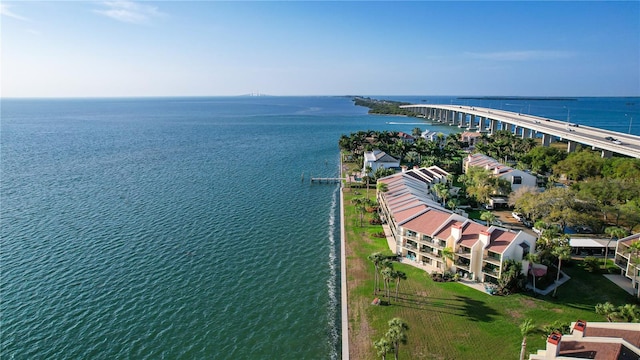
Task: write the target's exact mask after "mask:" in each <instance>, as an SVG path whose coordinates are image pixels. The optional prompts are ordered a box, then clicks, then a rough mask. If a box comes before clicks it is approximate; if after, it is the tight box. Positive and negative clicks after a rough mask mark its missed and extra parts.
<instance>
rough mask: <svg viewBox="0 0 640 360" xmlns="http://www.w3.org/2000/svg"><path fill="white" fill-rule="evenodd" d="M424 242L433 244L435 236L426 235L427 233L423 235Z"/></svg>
mask: <svg viewBox="0 0 640 360" xmlns="http://www.w3.org/2000/svg"><path fill="white" fill-rule="evenodd" d="M422 242H426V243H429V244H433V243H434V241H433V238H432V237H430V236H426V235H422Z"/></svg>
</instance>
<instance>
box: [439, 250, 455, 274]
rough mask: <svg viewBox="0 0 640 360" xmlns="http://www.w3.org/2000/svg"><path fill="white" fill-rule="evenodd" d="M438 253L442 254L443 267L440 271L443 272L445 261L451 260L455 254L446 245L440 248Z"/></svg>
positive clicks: (445, 268) (445, 266)
mask: <svg viewBox="0 0 640 360" xmlns="http://www.w3.org/2000/svg"><path fill="white" fill-rule="evenodd" d="M440 255H442V264H443V265H444V269H442V272H443V273H444V272H445V271H447V262H448V261H449V260H451V261H453V258H454V256H455V254H454V253H453V250H452V249H451V248H450V247H446V248H444V249H442V252H441V253H440Z"/></svg>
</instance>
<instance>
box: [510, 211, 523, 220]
mask: <svg viewBox="0 0 640 360" xmlns="http://www.w3.org/2000/svg"><path fill="white" fill-rule="evenodd" d="M511 216H513V218H514V219H516V220H518V221H522V219H523V218H524V216H523V215H522V214H521V213H519V212H512V213H511Z"/></svg>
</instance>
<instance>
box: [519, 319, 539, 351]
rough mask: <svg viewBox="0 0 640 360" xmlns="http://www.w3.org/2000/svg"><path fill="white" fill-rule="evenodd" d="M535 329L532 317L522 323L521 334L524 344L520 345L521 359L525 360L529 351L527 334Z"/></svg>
mask: <svg viewBox="0 0 640 360" xmlns="http://www.w3.org/2000/svg"><path fill="white" fill-rule="evenodd" d="M534 329H535V325H533V323H532V321H531V319H526V320H525V321H523V322H522V324H520V334H521V335H522V345H521V346H520V360H524V354H525V353H526V352H527V335H529V334H531V332H532V331H533V330H534Z"/></svg>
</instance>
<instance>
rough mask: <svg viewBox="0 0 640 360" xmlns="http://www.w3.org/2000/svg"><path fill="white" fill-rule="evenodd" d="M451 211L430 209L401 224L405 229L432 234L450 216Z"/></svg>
mask: <svg viewBox="0 0 640 360" xmlns="http://www.w3.org/2000/svg"><path fill="white" fill-rule="evenodd" d="M449 216H451V215H450V214H449V213H446V212H443V211H438V210H435V209H430V210H429V211H427V212H426V213H424V214H422V215H421V216H418V217H417V218H415V219H412V220H409V221H407V222H406V223H404V224H401V225H402V227H404V228H405V229H409V230H413V231H416V232H419V233H421V234H427V235H432V234H433V233H434V232H435V231H436V230H437V229H438V228H439V227H440V226H441V225H442V224H443V223H444V222H445V221H446V220H447V219H448V218H449Z"/></svg>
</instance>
